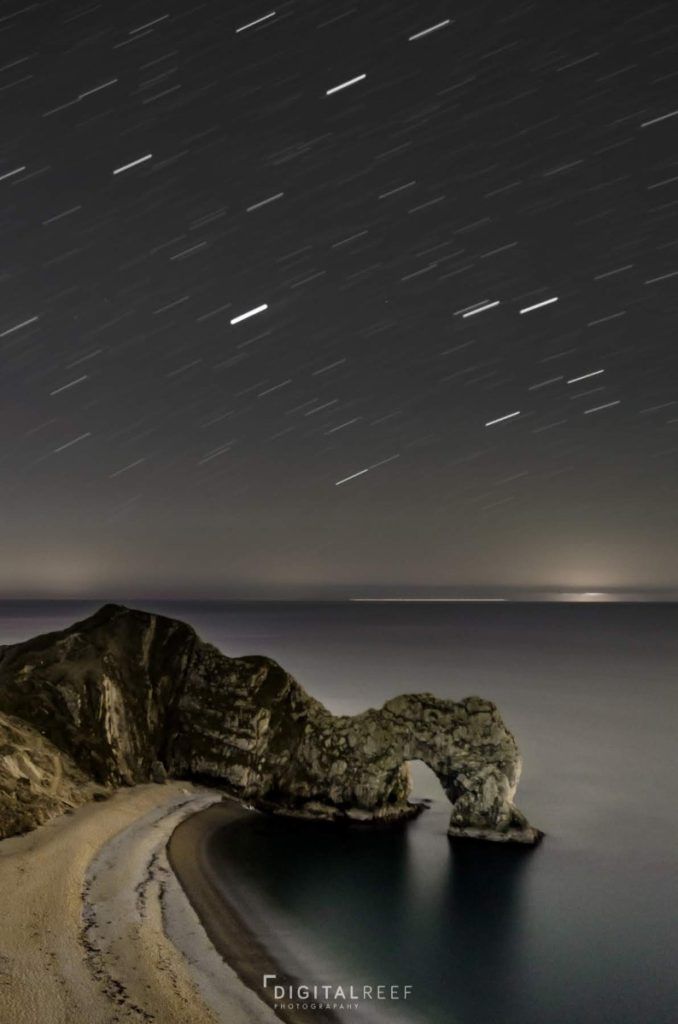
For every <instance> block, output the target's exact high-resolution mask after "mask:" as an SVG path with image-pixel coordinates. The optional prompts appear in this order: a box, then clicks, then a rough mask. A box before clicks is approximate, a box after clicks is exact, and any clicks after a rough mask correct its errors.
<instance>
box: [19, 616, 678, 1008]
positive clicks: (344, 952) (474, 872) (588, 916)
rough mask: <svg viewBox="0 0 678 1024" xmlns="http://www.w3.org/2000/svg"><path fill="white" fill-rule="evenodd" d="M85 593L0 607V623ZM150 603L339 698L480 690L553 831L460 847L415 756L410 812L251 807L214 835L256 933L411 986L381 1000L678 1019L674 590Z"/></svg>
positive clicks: (55, 624) (312, 956) (357, 972)
mask: <svg viewBox="0 0 678 1024" xmlns="http://www.w3.org/2000/svg"><path fill="white" fill-rule="evenodd" d="M94 607H95V606H94V605H93V604H91V603H88V604H75V603H58V604H57V603H49V604H47V603H45V604H37V603H15V604H11V605H10V604H5V605H1V606H0V643H8V642H13V641H16V640H19V639H24V638H26V637H28V636H31V635H33V634H35V633H38V632H43V631H46V630H50V629H56V628H60V627H62V626H64V625H66V624H68V623H69V622H72V621H73V620H74V619H77V618H80V617H83V616H84V615H86V614H88V613H89V612H90V611H92V610H93V609H94ZM144 607H147V608H149V610H156V611H161V612H163V613H164V614H170V615H176V616H178V617H181V618H184V619H186V620H187V621H189V622H191V623H192V624H193V625H194V626H195V627H196V628H197V629H198V631H199V632H200V634H201V635H202V636H203V637H204V638H205V639H208V640H210V641H211V642H213V643H215V644H217V645H218V646H219V647H220V648H221V649H222V650H223V651H224V652H225V653H227V654H231V655H239V654H251V653H263V654H268V655H270V656H271V657H273V658H275V659H276V660H278V661H280V662H281V663H282V664H283V665H284V666H285V667H286V668H287V669H288V670H289V671H290V672H291V673H292V674H293V675H294V676H295V677H296V678H297V679H298V680H299V682H301V683H302V684H303V685H304V686H305V687H306V689H307V690H309V692H311V693H312V694H314V695H315V696H316V697H318V698H320V699H321V700H322V701H324V702H325V704H327V705H328V706H329V707H330V708H331V709H332V710H333V711H335V712H340V713H354V712H357V711H360V710H362V709H364V708H366V707H369V706H379V705H380V704H381V703H383V701H384V700H386V699H388V698H389V697H392V696H394V695H396V694H398V693H402V692H407V691H410V692H411V691H430V692H432V693H434V694H437V695H438V696H440V697H448V698H460V697H464V696H466V695H469V694H479V695H481V696H483V697H487V698H490V699H492V700H494V701H496V702H497V704H498V705H499V707H500V709H501V711H502V714H503V716H504V719H505V721H506V722H507V724H508V725H509V727H510V728H511V729H512V730H513V732H514V733H515V735H516V737H517V739H518V742H519V745H520V747H521V750H522V752H523V757H524V772H523V778H522V781H521V786H520V789H519V799H518V803H519V805H520V806H521V808H522V809H523V810H524V811H525V812H526V813H527V815H528V817H529V818H530V820H531V821H532V822H533V824H535V825H538V826H539V827H541V828H542V829H544V831H545V832H546V833H547V838H546V840H545V841H544V843H543V844H542V845H541V846H540V847H539V848H538V849H536V850H534V851H523V850H514V849H507V848H501V847H499V848H498V847H492V846H483V845H480V846H478V845H477V844H469V845H459V844H455V845H454V846H452V845H451V844H450V843H449V842H448V840H447V837H446V834H445V830H446V825H447V817H448V809H447V805H446V802H445V800H444V797H442V796H441V791H440V789H439V787H438V784H437V780H436V779H435V778H434V776H433V775H432V774H431V773H430V772H429V771H428V769H425V768H424V767H423V766H415V781H416V789H417V792H418V793H420V794H421V795H423V796H432V797H434V803H433V806H432V808H431V810H429V811H427V812H425V813H424V814H423V815H422V816H421V817H420V818H419V819H417V820H416V821H414V822H412V823H410V824H409V825H407V826H406V827H402V828H397V829H393V830H391V829H388V830H378V831H354V830H345V831H340V830H337V829H333V828H328V827H322V826H320V827H317V826H313V825H304V824H303V823H302V824H300V825H294V824H291V823H289V822H286V821H282V820H270V819H267V818H265V817H263V816H261V815H257V814H253V815H252V818H251V820H249V821H245V822H243V823H239V824H237V825H236V826H233V827H231V828H226V829H224V830H223V831H222V832H221V833H217V834H216V835H215V836H214V838H213V841H212V850H211V856H212V860H213V862H214V864H215V865H217V867H218V869H219V870H220V871H222V873H223V877H224V880H225V884H228V886H232V885H233V879H234V878H237V879H238V880H239V886H238V891H239V899H240V902H241V903H243V904H248V905H250V906H251V909H252V915H253V919H254V920H259V921H260V925H259V927H260V929H261V931H262V937H263V938H264V940H265V941H268V942H269V943H270V944H271V946H272V947H273V948H274V951H276V950H280V949H284V948H286V947H287V946H289V947H290V948H294V950H295V953H296V954H297V956H298V957H299V958H300V959H301V960H302V961H303V962H305V963H306V964H307V968H308V969H307V972H306V978H307V980H310V981H313V980H314V979H317V978H318V977H319V975H322V978H321V979H320V980H322V981H326V980H327V981H330V982H336V983H340V982H344V983H350V982H354V983H355V984H360V985H362V984H363V983H364V982H373V983H375V984H376V983H388V984H397V985H401V986H402V985H405V984H408V985H411V986H412V987H413V993H412V996H411V998H410V999H409V1000H408V1001H407V1003H406V1004H401V1005H400V1006H399V1007H396V1006H395V1005H393V1004H384V1006H383V1007H382V1018H381V1019H382V1020H388V1019H393V1018H394V1017H396V1016H398V1018H399V1019H402V1018H403V1015H404V1017H405V1019H408V1018H409V1019H411V1020H412V1021H417V1022H427V1024H495V1022H497V1024H499V1022H501V1024H580V1022H582V1024H583V1022H589V1021H591V1022H597V1024H608V1022H609V1024H676V1021H678V981H677V978H678V972H677V971H676V966H675V954H676V949H678V900H677V898H676V897H677V893H678V884H677V883H678V878H677V871H676V867H677V863H678V861H677V857H676V851H677V850H678V801H677V800H676V786H677V783H678V756H677V746H678V745H677V743H676V738H677V734H678V679H677V673H676V668H677V666H678V607H677V606H676V605H672V604H650V603H644V604H623V603H613V604H593V603H588V604H587V603H582V604H562V603H561V604H557V603H552V604H530V603H519V604H512V603H506V604H469V605H465V604H452V605H447V604H445V605H442V604H441V605H409V604H403V605H380V604H314V605H305V604H294V603H290V604H263V603H251V604H196V603H191V604H188V603H183V604H179V603H173V604H168V603H163V604H158V603H155V604H148V603H146V604H144ZM264 911H265V912H264ZM265 922H268V923H265ZM271 922H274V926H272V924H271ZM312 1019H313V1015H312V1013H309V1021H312ZM346 1020H347V1021H350V1020H351V1015H350V1013H347V1015H346Z"/></svg>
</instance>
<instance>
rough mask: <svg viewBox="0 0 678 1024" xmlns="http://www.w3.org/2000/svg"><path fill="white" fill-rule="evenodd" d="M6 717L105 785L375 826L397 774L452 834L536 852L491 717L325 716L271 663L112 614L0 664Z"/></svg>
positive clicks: (395, 805)
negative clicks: (431, 791) (155, 782)
mask: <svg viewBox="0 0 678 1024" xmlns="http://www.w3.org/2000/svg"><path fill="white" fill-rule="evenodd" d="M0 711H5V712H7V713H10V714H15V715H17V716H18V717H20V718H22V719H24V720H25V721H27V722H30V723H31V724H32V725H34V726H35V727H36V728H37V729H39V730H40V731H41V732H42V733H43V734H44V735H46V736H47V737H48V738H49V739H50V740H51V741H52V742H53V743H54V744H55V745H56V746H57V747H58V748H59V749H60V750H62V751H63V752H65V753H67V754H69V755H71V756H72V758H73V759H74V761H75V762H76V763H77V765H78V766H79V767H80V769H81V770H83V771H84V772H86V773H87V774H88V776H90V777H91V778H93V779H94V780H96V781H97V782H99V783H103V784H106V785H119V784H121V783H122V784H133V783H135V782H142V781H147V780H148V779H149V778H151V777H152V776H153V773H154V772H155V773H157V771H158V765H157V764H156V762H158V761H161V762H163V763H164V765H165V768H166V769H167V771H168V772H169V774H170V775H174V776H176V777H179V778H181V777H188V778H194V779H200V780H203V781H205V782H209V783H211V784H213V785H217V786H220V787H222V788H224V789H226V790H228V791H229V792H231V793H233V794H234V795H236V796H238V797H239V798H241V799H243V800H246V801H248V802H250V803H254V804H255V805H257V806H259V807H261V808H264V809H267V810H272V811H275V812H278V813H286V814H297V815H303V816H304V817H324V818H330V819H345V820H349V821H350V820H362V821H383V820H392V819H395V818H401V817H405V816H407V815H409V814H412V813H413V808H412V805H411V804H409V803H408V796H409V793H410V780H409V772H408V770H407V767H406V763H407V762H408V761H412V760H421V761H423V762H424V763H425V764H427V765H428V766H429V767H430V768H431V769H432V771H433V772H434V773H435V774H436V776H437V777H438V778H439V780H440V782H441V785H442V786H443V789H444V790H445V792H446V794H447V796H448V798H449V800H450V802H451V804H452V811H451V818H450V834H451V835H454V836H461V835H463V836H474V837H479V838H487V839H496V840H507V839H512V840H518V841H521V842H534V841H535V840H536V839H537V838H538V837H539V835H540V833H538V832H537V830H535V829H533V828H530V827H529V826H528V824H527V822H526V820H525V818H524V816H523V815H522V814H521V813H520V811H518V810H517V809H516V807H515V806H514V804H513V798H514V794H515V790H516V786H517V784H518V779H519V777H520V766H521V762H520V755H519V753H518V748H517V745H516V742H515V739H514V737H513V735H512V734H511V733H510V732H509V730H508V729H507V728H506V726H505V725H504V723H503V721H502V719H501V716H500V715H499V712H498V710H497V708H496V706H495V705H494V704H492V703H491V702H490V701H486V700H483V699H481V698H479V697H467V698H465V699H464V700H461V701H458V702H456V701H451V700H443V699H441V698H439V697H435V696H434V695H432V694H429V693H423V694H407V695H404V696H402V697H396V698H394V699H393V700H390V701H388V702H387V703H386V704H385V705H384V706H383V707H382V708H380V709H379V710H375V709H370V710H368V711H364V712H362V713H361V714H359V715H354V716H334V715H331V714H330V712H329V711H327V709H326V708H325V707H324V706H323V705H322V704H320V702H319V701H317V700H315V699H314V698H313V697H311V696H310V695H309V694H307V693H306V691H305V690H304V689H303V688H302V687H301V686H300V685H299V684H298V683H297V682H296V681H295V680H294V679H293V678H292V677H291V676H290V675H288V673H287V672H285V670H284V669H282V668H281V667H280V665H277V664H276V663H275V662H274V661H271V660H270V659H269V658H264V657H259V656H254V657H245V658H229V657H227V656H226V655H224V654H222V653H221V652H220V651H218V650H217V649H216V648H215V647H212V646H211V645H210V644H206V643H204V642H203V641H201V640H200V639H199V638H198V637H197V635H196V634H195V632H194V630H193V629H191V627H190V626H188V625H186V624H185V623H182V622H178V621H176V620H173V619H167V618H165V617H163V616H157V615H152V614H150V613H147V612H141V611H133V610H130V609H127V608H124V607H121V606H117V605H106V606H105V607H103V608H101V609H100V610H99V611H98V612H97V613H96V614H95V615H93V616H91V617H90V618H89V619H86V620H84V621H83V622H80V623H76V624H75V625H74V626H71V627H70V628H69V629H66V630H63V631H61V632H58V633H53V634H49V635H46V636H43V637H36V638H35V639H34V640H29V641H27V642H26V643H23V644H16V645H13V646H11V647H5V648H0Z"/></svg>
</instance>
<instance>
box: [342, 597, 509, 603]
mask: <svg viewBox="0 0 678 1024" xmlns="http://www.w3.org/2000/svg"><path fill="white" fill-rule="evenodd" d="M350 600H351V601H357V602H362V603H363V604H366V603H367V604H398V603H403V604H468V603H469V602H471V601H473V602H474V603H476V604H486V603H494V602H496V601H505V600H506V598H505V597H351V598H350Z"/></svg>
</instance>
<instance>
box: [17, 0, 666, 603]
mask: <svg viewBox="0 0 678 1024" xmlns="http://www.w3.org/2000/svg"><path fill="white" fill-rule="evenodd" d="M22 4H23V6H22ZM273 12H275V13H273ZM252 22H256V24H250V23H252ZM677 27H678V10H676V8H675V7H674V6H673V5H672V4H671V3H668V2H667V3H657V4H654V5H646V4H641V3H637V4H633V5H632V4H628V3H621V2H619V0H614V2H612V0H611V2H608V3H596V2H587V3H580V4H578V3H574V4H564V3H562V2H553V0H547V2H539V3H524V4H520V3H518V4H516V5H511V4H506V3H499V2H492V3H487V2H485V3H482V2H481V3H479V2H476V0H464V2H462V3H457V4H443V3H421V2H412V0H399V2H389V3H384V2H377V0H369V2H368V0H363V2H356V0H347V2H346V3H343V2H332V3H328V2H320V0H313V2H303V0H298V2H292V3H290V2H287V3H280V4H274V5H271V6H267V5H266V3H259V2H256V3H253V2H250V3H246V4H245V3H228V4H226V3H224V2H223V0H207V2H205V3H200V4H196V5H194V6H191V5H190V2H189V3H188V4H183V3H181V4H180V3H178V2H176V0H153V2H146V3H140V2H139V0H135V2H134V3H128V2H123V0H116V2H115V3H113V2H112V0H110V2H102V3H88V2H87V0H85V2H84V3H68V2H61V3H57V2H46V3H40V2H37V3H23V0H11V2H10V0H5V2H3V3H2V4H0V49H1V50H2V58H1V59H0V67H1V68H2V70H1V71H0V104H1V105H2V145H1V159H0V211H1V220H2V241H3V245H2V265H1V267H0V283H1V286H2V289H3V292H2V303H1V305H0V351H1V356H2V358H1V362H0V466H1V469H2V477H1V484H2V497H1V504H0V516H1V520H2V552H1V556H2V563H1V564H2V577H1V579H0V592H1V593H4V594H7V595H10V594H24V595H29V594H44V593H50V594H68V595H72V594H96V595H104V594H125V595H133V594H143V595H152V594H157V595H160V594H166V595H167V594H176V595H177V596H184V595H189V594H193V595H219V594H225V595H230V594H242V595H253V594H259V593H271V594H301V593H324V592H328V593H329V592H331V591H332V588H335V587H344V588H348V590H349V591H350V592H355V593H360V592H362V591H363V590H364V588H366V587H372V588H373V589H374V588H375V587H376V588H380V587H381V588H384V589H385V590H386V591H387V592H389V593H390V592H406V591H407V589H408V588H410V587H416V588H419V589H421V588H423V589H426V588H427V587H430V588H432V589H433V590H435V589H436V588H440V587H445V586H447V585H452V586H463V585H466V584H468V585H485V584H488V585H492V584H500V585H508V584H516V585H520V584H524V585H534V584H540V585H541V584H553V585H560V584H563V585H568V586H582V587H587V586H594V587H598V586H631V585H634V586H635V585H644V586H670V585H675V584H676V583H678V553H677V550H676V546H675V544H674V538H673V532H674V526H675V522H674V520H675V509H676V499H677V497H678V495H677V490H678V475H677V474H676V472H675V465H676V455H677V454H678V387H677V384H676V370H677V363H678V358H677V355H676V320H677V314H678V230H677V224H676V214H677V213H678V71H677V70H676V68H677V67H678V63H677V55H678V54H677V51H678V32H677V31H676V29H677ZM426 30H430V31H426ZM352 80H355V81H353V82H352V84H349V85H346V86H345V87H344V88H337V87H339V86H342V85H344V83H347V82H351V81H352ZM127 165H133V166H129V167H128V166H127ZM261 306H265V307H266V308H264V309H262V310H261V311H260V312H258V313H256V314H254V315H252V316H250V317H248V318H247V319H243V320H240V321H239V322H234V321H237V319H238V317H240V316H241V315H242V314H244V313H247V312H248V311H251V310H254V309H256V308H257V307H261ZM483 307H485V308H483ZM495 420H501V422H493V421H495ZM488 424H489V425H488Z"/></svg>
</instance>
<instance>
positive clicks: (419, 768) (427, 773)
mask: <svg viewBox="0 0 678 1024" xmlns="http://www.w3.org/2000/svg"><path fill="white" fill-rule="evenodd" d="M405 766H406V768H407V770H408V772H409V775H410V786H411V792H410V797H412V798H414V799H418V800H435V801H443V802H445V803H447V804H449V799H448V797H447V794H446V792H445V790H444V789H443V787H442V785H441V782H440V779H439V778H438V776H437V775H436V773H435V772H434V771H433V769H432V768H431V767H430V766H429V765H427V764H426V762H425V761H422V760H420V759H419V758H412V759H411V760H409V761H405Z"/></svg>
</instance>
